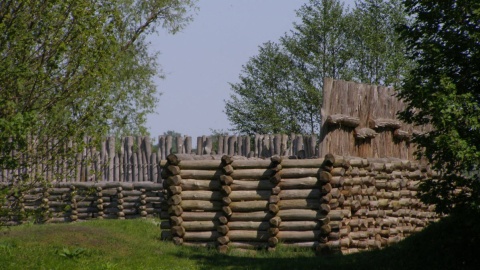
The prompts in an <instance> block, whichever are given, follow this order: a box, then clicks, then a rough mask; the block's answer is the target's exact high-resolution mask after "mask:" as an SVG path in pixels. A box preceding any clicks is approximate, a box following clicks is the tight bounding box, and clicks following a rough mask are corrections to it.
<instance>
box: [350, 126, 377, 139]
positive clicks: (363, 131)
mask: <svg viewBox="0 0 480 270" xmlns="http://www.w3.org/2000/svg"><path fill="white" fill-rule="evenodd" d="M375 136H377V133H376V132H375V130H373V129H370V128H356V129H355V138H356V139H368V138H375Z"/></svg>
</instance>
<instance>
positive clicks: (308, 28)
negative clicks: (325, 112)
mask: <svg viewBox="0 0 480 270" xmlns="http://www.w3.org/2000/svg"><path fill="white" fill-rule="evenodd" d="M297 16H298V17H299V18H300V19H301V23H294V30H293V31H291V33H290V35H286V36H284V37H282V38H281V39H280V42H281V44H282V45H283V46H284V47H285V49H286V51H287V52H288V56H289V58H290V59H291V62H292V65H291V66H290V69H291V73H292V79H293V87H292V91H291V92H292V94H294V95H296V96H297V99H296V100H295V102H298V103H299V105H298V106H297V107H298V109H299V112H297V115H298V116H297V117H296V119H297V121H298V123H299V125H300V126H301V127H302V133H310V134H315V133H319V131H320V122H321V119H320V106H321V102H322V88H323V78H325V77H332V78H336V79H340V78H343V79H350V78H351V77H350V74H349V68H348V65H349V61H350V56H349V53H350V52H349V51H348V47H347V46H346V44H347V35H346V33H347V31H348V28H349V26H348V23H349V22H350V21H349V20H348V17H349V16H348V10H346V9H345V8H344V6H343V4H342V3H341V2H340V1H338V0H322V1H318V0H317V1H310V3H309V4H305V5H303V6H302V7H301V8H300V9H299V10H297Z"/></svg>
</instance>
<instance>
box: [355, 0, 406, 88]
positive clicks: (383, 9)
mask: <svg viewBox="0 0 480 270" xmlns="http://www.w3.org/2000/svg"><path fill="white" fill-rule="evenodd" d="M351 16H352V17H351V19H352V20H354V21H355V23H352V24H350V25H351V26H352V27H351V28H349V30H348V35H349V39H348V40H349V47H350V51H351V52H352V53H351V55H352V68H353V74H354V80H356V81H359V82H362V83H368V84H381V85H387V86H393V87H397V86H399V84H400V81H401V79H402V77H403V75H404V74H405V73H406V72H407V71H408V69H409V66H410V63H409V61H408V59H407V58H406V57H405V56H404V54H405V44H404V42H403V41H402V40H401V39H400V36H399V34H398V33H397V32H396V31H395V29H396V27H397V25H399V24H407V21H408V20H407V16H406V14H405V12H404V7H403V4H402V3H401V0H364V1H356V2H355V9H354V10H353V12H352V15H351Z"/></svg>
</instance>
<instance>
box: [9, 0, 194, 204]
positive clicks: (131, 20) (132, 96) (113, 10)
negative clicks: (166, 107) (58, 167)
mask: <svg viewBox="0 0 480 270" xmlns="http://www.w3.org/2000/svg"><path fill="white" fill-rule="evenodd" d="M193 2H194V1H193V0H157V1H130V0H120V1H105V0H101V1H85V0H66V1H39V0H28V1H2V2H1V3H0V61H1V62H0V63H1V64H0V153H2V154H1V155H0V170H3V169H19V168H29V167H31V166H33V165H34V164H35V163H38V162H41V163H45V164H46V166H47V165H48V164H47V163H49V162H50V163H52V164H53V163H54V161H53V159H54V157H55V158H61V157H72V156H73V155H74V153H76V152H79V151H81V149H82V148H83V146H84V145H85V143H89V142H91V143H96V142H97V140H98V139H100V138H101V137H103V136H105V135H107V134H119V133H122V132H124V131H125V130H129V131H138V132H143V131H145V129H144V123H145V115H146V113H148V112H150V111H151V110H152V109H153V107H154V105H155V102H156V99H157V97H158V95H157V93H156V89H155V87H154V84H153V81H152V78H153V76H155V75H156V74H157V63H156V58H155V54H151V53H149V52H148V50H147V49H148V43H147V42H146V40H145V36H146V34H149V33H152V32H155V31H156V29H157V28H158V27H161V28H165V29H166V30H168V31H170V32H172V33H174V32H176V31H178V30H180V29H182V28H183V27H184V26H185V25H186V23H188V22H189V21H190V19H191V17H190V16H189V15H188V13H187V12H188V10H189V8H191V7H193ZM86 135H88V136H91V137H92V138H93V139H92V140H91V139H84V137H85V136H86ZM19 171H22V170H17V172H19ZM30 176H31V175H30V174H27V173H18V174H16V175H15V176H14V177H13V178H12V179H10V180H9V181H10V182H9V183H10V184H11V183H17V184H16V185H14V187H15V188H18V187H21V186H22V185H19V184H18V182H17V181H18V180H19V179H24V180H25V179H27V180H28V179H29V178H28V177H30ZM7 186H8V187H9V189H7V193H8V194H9V195H12V194H15V193H16V192H14V191H12V189H11V187H12V186H11V185H7ZM2 190H5V189H4V188H2ZM3 198H4V196H2V195H0V199H3Z"/></svg>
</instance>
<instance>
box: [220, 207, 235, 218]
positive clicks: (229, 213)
mask: <svg viewBox="0 0 480 270" xmlns="http://www.w3.org/2000/svg"><path fill="white" fill-rule="evenodd" d="M222 212H223V214H224V215H225V216H227V217H230V216H232V214H233V211H232V209H231V208H230V207H229V206H223V207H222Z"/></svg>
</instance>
